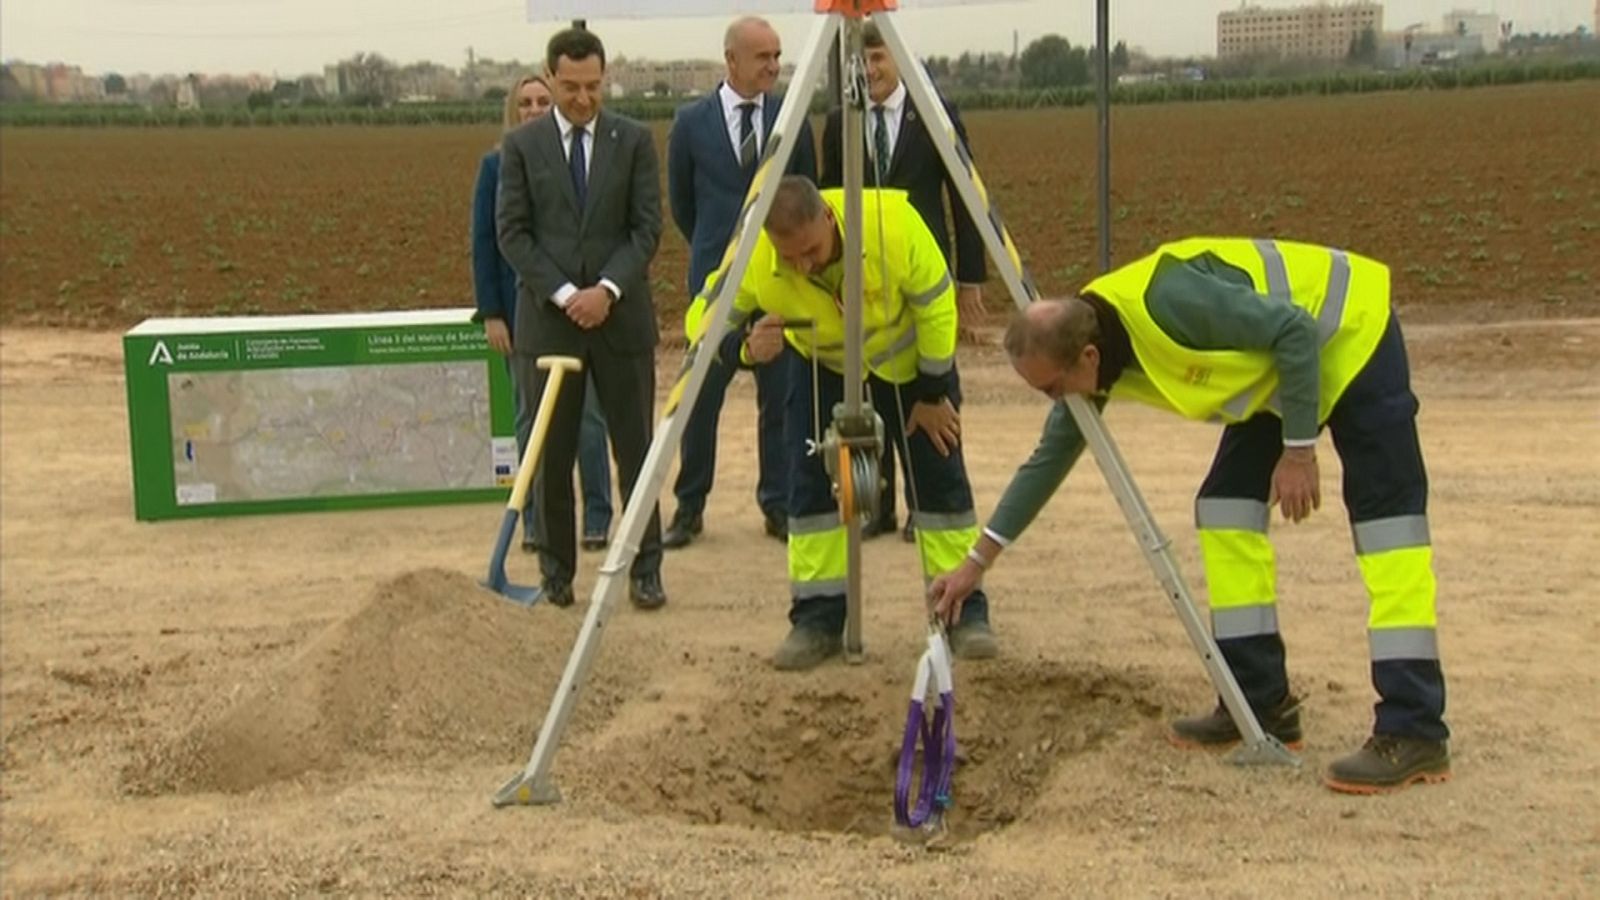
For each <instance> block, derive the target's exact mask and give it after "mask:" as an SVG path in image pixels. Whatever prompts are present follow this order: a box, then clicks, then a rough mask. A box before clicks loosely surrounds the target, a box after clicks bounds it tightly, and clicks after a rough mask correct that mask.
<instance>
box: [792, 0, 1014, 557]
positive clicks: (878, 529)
mask: <svg viewBox="0 0 1600 900" xmlns="http://www.w3.org/2000/svg"><path fill="white" fill-rule="evenodd" d="M861 43H862V47H863V54H862V55H863V56H864V57H865V58H866V68H867V96H868V98H869V103H868V106H867V127H866V134H865V136H866V167H865V175H866V184H867V187H869V188H870V187H892V188H899V189H901V190H903V191H906V192H907V193H908V194H909V195H910V199H911V205H912V206H914V207H916V209H917V212H918V213H921V215H922V220H923V221H924V222H925V223H927V225H928V230H929V231H931V232H933V238H934V240H935V241H937V242H938V244H939V250H940V252H942V253H943V254H944V258H945V260H946V261H951V262H953V263H954V265H952V266H951V268H952V269H953V270H954V273H955V278H956V283H957V288H956V302H957V306H958V307H959V309H960V316H961V335H962V339H963V340H971V339H973V338H974V337H975V335H976V332H974V331H973V330H972V329H973V327H974V326H975V325H977V324H978V323H979V322H980V321H982V318H983V282H984V280H985V279H986V278H987V277H988V272H987V269H986V267H985V265H984V255H983V238H982V237H980V236H979V235H978V228H977V226H976V225H974V224H973V222H972V216H971V215H969V214H968V213H967V208H966V206H965V205H963V204H962V202H961V198H960V196H959V195H958V194H957V193H956V188H955V184H954V182H952V181H951V180H950V174H949V173H948V172H947V171H946V170H945V167H944V162H943V161H942V160H940V158H939V151H938V150H937V149H936V148H935V147H934V146H933V140H932V138H930V137H929V136H928V125H927V123H926V122H924V121H923V116H922V115H920V114H919V113H918V112H917V110H916V109H915V108H914V107H913V106H912V104H911V98H910V96H909V93H908V92H907V91H906V86H905V84H904V83H903V82H902V81H901V79H900V67H899V66H898V65H897V64H896V63H895V59H894V57H893V56H892V55H890V53H889V48H888V47H886V46H884V43H883V35H882V34H881V33H880V32H879V31H878V28H877V26H876V25H874V24H873V23H871V22H868V23H867V25H866V27H865V28H863V29H862V33H861ZM941 99H942V98H941ZM943 102H944V108H945V112H946V113H948V114H949V116H950V121H951V123H952V124H953V125H955V128H956V135H957V137H959V138H960V140H961V145H962V146H963V147H966V148H967V152H968V153H971V147H970V146H968V144H967V129H966V126H964V125H962V124H961V116H960V114H959V113H957V112H956V107H955V104H953V103H951V102H950V101H948V100H944V101H943ZM841 115H842V113H841V111H840V110H838V109H835V110H833V111H832V112H830V113H828V123H827V127H826V128H824V129H823V132H822V182H821V184H822V186H823V187H825V188H827V187H839V186H840V185H841V184H842V183H843V181H844V162H843V159H842V157H843V150H844V146H843V145H844V141H843V138H842V128H841ZM946 194H949V197H950V211H951V213H952V214H953V215H954V218H955V234H956V241H955V251H956V253H955V258H954V260H951V256H950V232H949V231H948V230H947V229H946V227H945V219H946V216H945V195H946ZM868 227H870V223H868ZM894 412H895V411H894V410H878V414H879V415H889V414H891V413H894ZM895 454H898V455H899V456H900V464H901V467H902V468H904V467H905V448H904V447H896V448H894V451H893V452H892V453H891V452H890V451H885V452H884V455H883V467H882V468H883V478H884V490H883V494H882V499H881V501H880V513H879V516H878V518H877V520H875V521H873V522H869V523H867V527H866V531H865V534H866V536H868V537H872V536H875V535H878V534H886V533H889V532H892V531H894V530H895V526H896V522H895V513H894V504H895V500H894V493H895V491H894V455H895ZM910 481H911V479H909V478H908V479H906V483H907V484H908V485H909V484H910ZM906 506H907V509H908V513H907V515H906V528H905V531H904V533H903V536H904V538H905V540H906V541H907V542H911V541H914V540H915V535H913V534H912V527H913V523H912V518H911V512H910V511H909V508H910V506H911V498H910V497H909V496H908V497H907V498H906Z"/></svg>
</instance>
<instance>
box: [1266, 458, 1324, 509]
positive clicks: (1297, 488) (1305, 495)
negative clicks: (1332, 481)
mask: <svg viewBox="0 0 1600 900" xmlns="http://www.w3.org/2000/svg"><path fill="white" fill-rule="evenodd" d="M1274 505H1277V506H1280V507H1282V509H1283V517H1284V518H1285V519H1288V520H1289V521H1291V522H1299V521H1301V520H1303V519H1305V518H1307V517H1308V516H1310V515H1311V511H1312V510H1314V509H1321V508H1322V485H1321V483H1320V479H1319V473H1318V470H1317V449H1316V448H1315V447H1285V448H1284V450H1283V456H1281V457H1279V458H1278V465H1277V466H1276V467H1274V468H1273V470H1272V495H1271V496H1270V497H1268V498H1267V506H1269V507H1271V506H1274Z"/></svg>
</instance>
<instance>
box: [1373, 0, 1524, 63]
mask: <svg viewBox="0 0 1600 900" xmlns="http://www.w3.org/2000/svg"><path fill="white" fill-rule="evenodd" d="M1504 46H1505V29H1502V28H1501V27H1500V17H1499V16H1497V15H1495V14H1494V13H1478V12H1471V11H1465V10H1453V11H1451V12H1449V13H1447V14H1445V16H1444V18H1442V19H1441V20H1440V22H1439V30H1437V31H1426V30H1423V28H1422V26H1421V25H1413V26H1411V27H1410V28H1407V29H1405V30H1404V31H1398V32H1392V33H1390V34H1385V35H1384V36H1383V38H1382V39H1381V40H1380V41H1379V42H1378V64H1379V65H1381V66H1387V67H1390V68H1405V67H1407V66H1450V65H1455V64H1456V63H1457V62H1458V61H1460V60H1463V59H1469V58H1471V57H1474V56H1482V55H1483V54H1485V53H1499V52H1500V51H1501V49H1502V48H1503V47H1504Z"/></svg>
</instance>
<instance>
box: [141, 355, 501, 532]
mask: <svg viewBox="0 0 1600 900" xmlns="http://www.w3.org/2000/svg"><path fill="white" fill-rule="evenodd" d="M167 379H168V385H167V390H168V396H169V397H170V398H171V409H172V442H173V474H174V476H175V479H174V486H175V488H176V491H177V501H178V504H179V505H180V506H189V505H196V504H206V503H227V502H233V501H249V500H274V499H284V498H301V497H329V496H347V495H352V494H383V493H397V492H407V491H422V490H439V489H443V488H473V487H482V488H488V487H494V486H495V484H496V478H495V468H494V464H495V459H494V457H495V453H494V447H493V439H492V438H491V437H490V436H489V435H490V427H489V379H488V375H487V367H486V366H485V365H484V364H483V363H482V362H481V361H461V362H439V363H409V364H403V365H365V366H331V367H318V368H297V369H259V370H245V371H218V372H173V373H171V374H169V375H168V376H167Z"/></svg>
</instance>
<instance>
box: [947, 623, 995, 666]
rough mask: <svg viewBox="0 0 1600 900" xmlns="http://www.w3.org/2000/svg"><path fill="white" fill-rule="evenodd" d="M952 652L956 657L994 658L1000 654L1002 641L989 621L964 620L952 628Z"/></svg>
mask: <svg viewBox="0 0 1600 900" xmlns="http://www.w3.org/2000/svg"><path fill="white" fill-rule="evenodd" d="M950 652H951V653H954V654H955V657H956V659H994V658H995V657H996V656H999V655H1000V642H999V641H996V640H995V639H994V632H993V631H990V630H989V623H988V622H983V621H977V622H962V623H961V624H959V625H957V626H956V627H954V628H952V629H950Z"/></svg>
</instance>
